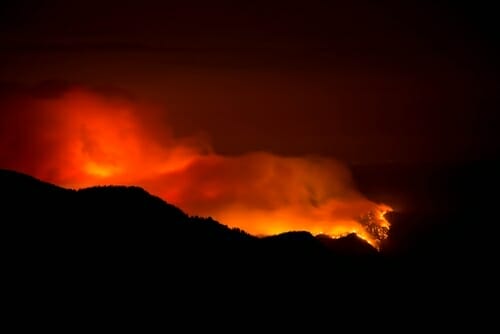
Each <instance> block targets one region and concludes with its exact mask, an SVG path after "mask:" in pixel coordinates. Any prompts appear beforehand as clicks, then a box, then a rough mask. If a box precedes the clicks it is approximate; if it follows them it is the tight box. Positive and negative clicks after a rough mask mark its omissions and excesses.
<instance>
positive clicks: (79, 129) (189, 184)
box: [0, 90, 391, 247]
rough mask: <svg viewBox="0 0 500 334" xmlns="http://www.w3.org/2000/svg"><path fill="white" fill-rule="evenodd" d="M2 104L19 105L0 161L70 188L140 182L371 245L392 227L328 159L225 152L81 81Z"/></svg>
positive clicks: (7, 120)
mask: <svg viewBox="0 0 500 334" xmlns="http://www.w3.org/2000/svg"><path fill="white" fill-rule="evenodd" d="M3 107H4V110H15V112H10V113H9V112H5V113H4V114H2V116H1V117H2V119H1V120H2V125H1V128H0V130H2V132H1V133H0V149H1V152H2V153H1V155H0V166H1V167H3V168H11V169H15V170H18V171H22V172H25V173H29V174H31V175H33V176H36V177H38V178H40V179H42V180H45V181H49V182H52V183H55V184H59V185H62V186H66V187H72V188H79V187H87V186H92V185H97V184H132V185H139V186H142V187H144V188H145V189H146V190H148V191H149V192H151V193H153V194H155V195H159V196H160V197H162V198H163V199H165V200H166V201H167V202H169V203H172V204H175V205H177V206H179V207H180V208H181V209H183V210H185V211H186V212H188V213H189V214H192V215H199V216H212V217H214V218H215V219H217V220H219V221H220V222H222V223H223V224H226V225H228V226H231V227H238V228H241V229H243V230H245V231H247V232H249V233H251V234H254V235H270V234H277V233H281V232H286V231H299V230H303V231H309V232H311V233H312V234H327V235H330V236H332V237H340V236H343V235H346V234H349V233H356V234H357V235H358V236H360V237H361V238H363V239H365V240H366V241H367V242H369V243H370V244H371V245H373V246H374V247H378V245H379V243H380V241H382V240H383V239H385V238H386V237H387V233H388V230H389V227H390V225H389V222H388V221H387V220H386V219H385V217H384V215H385V213H386V212H388V211H390V210H391V209H390V208H389V207H388V206H386V205H381V204H376V203H373V202H371V201H369V200H368V199H366V198H365V197H364V196H363V195H362V194H360V193H359V192H358V191H357V190H356V189H355V187H354V185H353V183H352V180H351V177H350V173H349V171H348V170H347V169H346V168H345V167H344V166H343V165H342V164H340V163H339V162H337V161H334V160H332V159H326V158H321V157H280V156H277V155H273V154H270V153H266V152H255V153H249V154H245V155H241V156H237V157H225V156H221V155H218V154H215V153H213V152H212V151H211V150H210V149H208V145H206V144H204V143H203V142H202V141H200V140H196V138H180V139H179V138H175V137H174V136H173V135H172V134H171V133H170V132H169V131H168V128H166V127H164V126H161V122H160V121H159V120H158V119H155V118H154V116H155V114H156V113H154V112H153V111H152V110H151V108H146V107H144V106H138V105H137V104H134V103H131V102H128V101H124V100H123V99H118V98H105V97H101V96H99V95H97V94H94V93H90V92H87V91H84V90H71V91H68V92H67V93H66V94H64V95H62V96H59V97H57V98H28V97H23V99H21V100H19V99H18V100H15V99H14V100H12V101H9V102H8V103H5V106H3ZM145 115H148V117H149V118H146V117H145ZM235 140H237V138H235Z"/></svg>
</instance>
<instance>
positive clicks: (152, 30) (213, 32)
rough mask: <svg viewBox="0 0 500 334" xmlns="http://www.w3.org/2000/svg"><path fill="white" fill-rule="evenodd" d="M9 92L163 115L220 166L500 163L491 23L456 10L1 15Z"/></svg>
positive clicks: (295, 4) (341, 7) (383, 5)
mask: <svg viewBox="0 0 500 334" xmlns="http://www.w3.org/2000/svg"><path fill="white" fill-rule="evenodd" d="M0 6H1V9H0V82H1V83H2V85H1V86H2V90H4V91H6V90H9V89H12V87H18V86H23V85H24V86H26V85H40V84H42V86H43V85H47V84H48V85H50V84H67V85H75V84H76V85H82V86H85V87H92V88H94V89H98V90H102V91H104V92H115V93H116V92H118V93H120V94H124V95H127V96H131V97H132V98H134V99H138V100H141V101H147V102H150V103H154V104H156V105H159V106H160V107H161V108H162V110H164V119H163V121H164V122H166V123H168V124H169V125H170V126H171V127H172V128H173V129H174V132H175V133H176V134H177V135H179V136H185V135H192V134H201V135H203V136H206V137H207V138H210V140H211V142H212V145H213V147H214V149H215V151H217V152H218V153H221V154H226V155H227V154H229V155H232V154H241V153H245V152H249V151H261V150H265V151H269V152H272V153H276V154H281V155H302V154H320V155H324V156H331V157H335V158H338V159H340V160H343V161H346V162H348V163H374V162H375V163H385V162H446V161H460V160H471V159H482V158H490V157H493V156H495V155H496V154H497V153H498V144H497V132H498V130H499V128H498V124H497V122H496V121H495V117H496V113H497V107H498V105H499V103H498V94H497V91H498V88H499V79H498V77H499V76H498V74H499V71H498V61H497V60H498V59H499V57H498V52H497V50H496V46H497V45H496V44H497V40H496V37H495V36H497V31H498V20H497V19H496V14H495V13H496V12H495V11H494V10H493V4H491V5H486V4H480V3H478V2H475V3H474V4H471V6H473V7H470V6H465V5H459V4H456V3H455V2H453V1H450V2H448V3H447V2H440V1H418V2H415V3H413V2H406V1H405V2H401V1H393V2H392V1H379V2H376V3H372V2H370V3H368V2H367V3H364V4H363V3H358V4H351V2H345V1H344V2H340V3H339V4H334V2H332V1H324V2H319V1H287V2H271V1H262V2H261V1H251V2H247V3H240V2H236V1H228V2H214V1H210V2H209V1H207V2H198V1H158V2H152V1H133V2H132V1H88V0H87V1H80V0H76V1H43V2H42V1H36V2H35V1H3V2H2V4H1V5H0Z"/></svg>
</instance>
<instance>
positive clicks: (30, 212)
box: [0, 163, 498, 307]
mask: <svg viewBox="0 0 500 334" xmlns="http://www.w3.org/2000/svg"><path fill="white" fill-rule="evenodd" d="M496 167H497V164H495V163H488V164H476V165H463V166H460V167H457V168H456V169H452V170H450V169H441V170H439V169H428V170H424V169H415V170H414V171H413V172H414V174H411V173H410V172H408V167H407V166H406V167H405V166H389V167H388V166H385V167H384V168H381V167H380V166H379V167H377V168H375V167H373V166H372V167H366V166H358V167H355V168H354V176H355V178H356V180H357V181H358V183H359V185H360V187H361V189H362V191H363V192H364V193H366V194H367V195H368V196H369V197H371V198H372V199H374V200H380V201H386V202H389V203H390V204H393V205H394V206H395V209H396V212H394V213H392V214H391V216H390V221H391V222H392V224H393V228H392V230H391V234H390V237H389V240H387V242H386V243H385V244H384V245H383V247H382V249H381V251H380V252H377V251H375V250H374V249H373V248H371V247H370V246H369V245H367V244H366V243H364V242H363V241H361V240H360V239H358V238H356V237H355V236H353V235H351V236H348V237H345V238H341V239H338V240H332V239H327V238H320V237H313V236H311V235H310V234H308V233H304V232H293V233H285V234H282V235H279V236H273V237H267V238H255V237H253V236H250V235H248V234H246V233H244V232H243V231H240V230H237V229H229V228H227V227H226V226H224V225H222V224H220V223H218V222H216V221H214V220H212V219H210V218H200V217H190V216H188V215H186V214H185V213H184V212H182V211H181V210H180V209H178V208H176V207H174V206H172V205H169V204H167V203H165V202H164V201H163V200H161V199H159V198H157V197H155V196H152V195H150V194H148V193H146V192H145V191H144V190H142V189H140V188H136V187H97V188H89V189H84V190H79V191H74V190H68V189H63V188H60V187H57V186H54V185H50V184H47V183H43V182H41V181H38V180H36V179H34V178H31V177H29V176H27V175H23V174H19V173H16V172H12V171H6V170H2V171H0V191H1V198H2V213H1V221H2V223H1V224H2V229H3V231H4V233H3V237H4V240H5V242H4V249H5V253H4V254H5V255H6V256H5V258H6V261H5V264H4V269H5V270H4V272H5V273H6V277H7V280H8V281H9V282H11V283H9V284H12V285H8V286H10V287H11V289H13V290H12V291H18V292H19V293H20V294H28V295H32V296H33V295H38V294H40V295H41V296H42V297H40V298H42V299H41V300H46V299H47V298H49V299H50V298H55V297H54V296H58V298H59V297H60V296H63V299H64V298H68V300H67V302H71V301H74V300H80V299H82V298H83V299H88V298H90V299H92V298H98V299H101V298H102V297H103V296H109V298H112V300H113V301H114V302H116V301H118V300H123V302H124V303H126V300H128V299H131V298H132V299H134V298H136V297H141V296H142V297H145V296H148V298H151V297H152V298H155V296H162V297H161V298H162V300H163V301H165V300H166V299H164V298H167V297H165V296H166V295H168V296H170V297H168V298H174V296H176V297H175V300H176V301H181V300H183V301H192V302H193V303H195V304H196V303H202V304H203V305H205V307H209V306H208V304H210V303H211V302H213V301H215V300H219V301H220V300H222V301H224V302H226V303H229V304H230V305H233V304H234V303H236V304H234V305H243V304H247V303H251V302H252V303H253V302H255V301H257V302H260V303H261V304H262V303H263V305H261V306H262V307H266V305H265V304H267V303H271V304H270V305H273V304H272V303H273V301H274V302H277V303H278V304H277V305H281V306H282V305H283V304H286V305H287V306H290V305H291V304H289V302H288V301H290V303H292V304H293V303H298V302H297V300H299V299H301V298H306V300H310V301H311V300H321V299H323V298H326V299H327V300H328V302H329V303H333V304H332V305H331V307H339V305H338V304H335V303H334V302H333V300H334V299H331V298H342V300H344V301H345V300H346V299H345V297H347V299H348V300H350V301H351V302H353V304H359V303H363V302H364V301H366V302H367V303H369V304H370V305H376V304H377V303H380V302H381V301H383V300H390V301H391V303H393V306H395V305H399V304H398V301H399V303H401V302H403V303H405V302H407V303H409V302H410V301H411V302H412V301H415V300H427V303H428V304H429V305H431V304H434V303H439V302H445V303H446V304H447V305H448V304H454V303H455V302H454V301H455V300H457V301H458V303H459V304H457V305H463V301H464V300H469V298H475V297H478V296H484V295H485V294H486V293H487V294H486V295H491V296H493V295H494V292H495V291H496V290H497V289H496V288H493V287H494V286H495V285H496V284H494V282H495V280H496V275H495V274H494V272H495V271H496V265H495V264H494V263H496V262H495V254H496V247H497V246H496V245H497V243H496V235H495V233H494V231H495V225H496V224H497V223H498V218H497V213H496V212H495V211H496V207H495V206H494V199H492V198H491V197H488V194H487V193H485V192H484V191H483V187H484V186H488V185H489V186H490V187H493V186H494V185H495V181H494V180H495V178H492V177H491V175H493V174H494V173H495V172H496V170H497V169H496ZM495 190H496V189H495ZM431 291H438V293H437V294H436V293H434V292H431ZM50 296H52V297H50ZM179 296H180V297H179ZM142 297H141V298H142ZM168 298H167V299H168ZM387 298H389V299H387ZM481 298H482V297H481ZM294 300H295V301H294ZM431 301H432V302H431ZM460 301H461V302H460ZM231 303H233V304H231ZM300 304H301V306H302V307H304V304H303V303H302V302H301V303H300ZM270 305H267V306H270ZM468 305H469V304H468ZM226 306H228V305H226ZM271 307H273V306H271ZM396 307H397V306H396Z"/></svg>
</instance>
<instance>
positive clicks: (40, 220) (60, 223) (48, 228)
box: [0, 170, 376, 268]
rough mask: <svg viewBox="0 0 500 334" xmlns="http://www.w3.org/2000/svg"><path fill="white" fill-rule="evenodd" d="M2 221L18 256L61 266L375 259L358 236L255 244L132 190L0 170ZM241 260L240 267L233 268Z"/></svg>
mask: <svg viewBox="0 0 500 334" xmlns="http://www.w3.org/2000/svg"><path fill="white" fill-rule="evenodd" d="M0 184H1V187H0V189H1V198H3V200H2V201H3V205H2V207H3V210H2V221H3V225H4V228H6V230H7V231H8V232H9V233H8V236H9V238H8V239H9V243H10V244H11V245H12V246H13V247H14V248H15V249H17V251H16V255H17V256H21V257H22V258H25V259H36V258H41V257H45V258H46V259H47V260H48V263H52V264H54V265H55V266H57V265H58V264H60V263H63V262H71V263H77V262H79V261H82V262H83V263H86V264H91V265H95V266H106V265H107V263H112V265H118V266H119V265H124V264H125V263H127V265H130V264H132V263H134V262H135V264H136V265H140V266H147V265H148V264H153V263H156V262H165V261H167V262H168V263H170V264H175V265H189V266H195V267H196V266H218V267H227V266H228V265H230V266H231V267H233V268H234V267H246V266H255V265H263V264H271V263H273V264H274V263H281V264H292V263H293V264H294V266H295V265H297V264H313V263H318V262H319V261H321V262H322V264H323V265H325V264H329V263H331V264H332V265H334V263H335V258H338V257H339V256H345V255H347V254H349V255H352V256H364V255H368V254H369V255H374V254H375V253H376V251H375V249H373V248H372V247H371V246H369V245H368V244H367V243H365V242H364V241H362V240H361V239H359V238H357V237H356V236H354V235H352V236H348V237H346V238H340V239H331V238H328V237H326V236H321V237H314V236H312V235H311V234H310V233H308V232H301V231H297V232H294V231H291V232H287V233H283V234H280V235H275V236H268V237H255V236H251V235H249V234H247V233H246V232H244V231H242V230H240V229H236V228H229V227H227V226H225V225H223V224H221V223H219V222H217V221H215V220H214V219H212V218H210V217H206V218H203V217H193V216H189V215H187V214H186V213H184V212H183V211H182V210H181V209H179V208H177V207H175V206H173V205H171V204H168V203H166V202H165V201H163V200H162V199H160V198H158V197H156V196H153V195H151V194H149V193H147V192H146V191H145V190H143V189H142V188H139V187H134V186H98V187H91V188H86V189H80V190H72V189H65V188H61V187H58V186H56V185H53V184H49V183H46V182H42V181H40V180H37V179H35V178H33V177H31V176H28V175H25V174H21V173H17V172H14V171H9V170H0ZM235 258H237V259H238V261H234V259H235Z"/></svg>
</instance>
